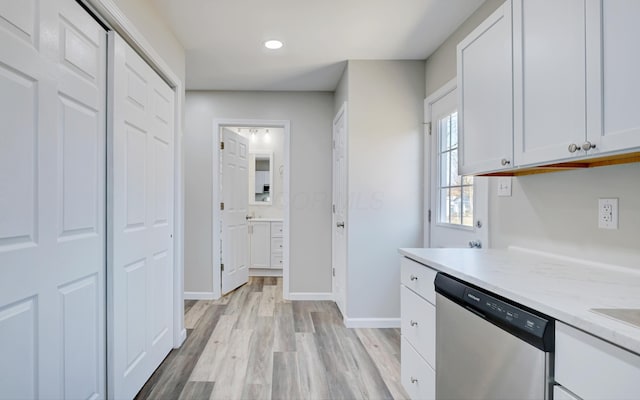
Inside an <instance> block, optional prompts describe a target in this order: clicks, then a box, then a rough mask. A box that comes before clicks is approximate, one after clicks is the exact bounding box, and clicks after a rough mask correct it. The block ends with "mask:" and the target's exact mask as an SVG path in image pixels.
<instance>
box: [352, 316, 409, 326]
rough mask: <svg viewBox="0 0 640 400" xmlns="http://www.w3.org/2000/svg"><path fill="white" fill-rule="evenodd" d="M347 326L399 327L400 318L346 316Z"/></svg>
mask: <svg viewBox="0 0 640 400" xmlns="http://www.w3.org/2000/svg"><path fill="white" fill-rule="evenodd" d="M344 325H345V326H346V327H347V328H400V318H346V317H345V319H344Z"/></svg>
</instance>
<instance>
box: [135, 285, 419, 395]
mask: <svg viewBox="0 0 640 400" xmlns="http://www.w3.org/2000/svg"><path fill="white" fill-rule="evenodd" d="M185 326H186V328H187V339H186V341H185V343H184V344H183V345H182V347H181V348H180V349H177V350H173V351H171V353H169V355H168V356H167V358H166V359H165V360H164V362H163V363H162V365H160V367H159V368H158V369H157V370H156V372H155V373H154V374H153V375H152V376H151V378H150V379H149V381H148V382H147V383H146V385H145V386H144V387H143V388H142V390H141V391H140V393H138V395H137V397H136V399H274V400H275V399H407V398H408V396H407V394H406V392H405V391H404V390H403V389H402V386H401V384H400V330H399V329H347V328H345V327H344V325H343V323H342V316H341V314H340V311H339V310H338V308H337V307H336V305H335V303H333V302H329V301H287V300H283V299H282V278H277V279H276V278H250V281H249V283H248V284H247V285H244V286H242V287H240V288H238V289H237V290H235V291H234V292H232V293H230V294H229V295H227V296H225V297H223V298H222V299H219V300H216V301H206V300H200V301H185Z"/></svg>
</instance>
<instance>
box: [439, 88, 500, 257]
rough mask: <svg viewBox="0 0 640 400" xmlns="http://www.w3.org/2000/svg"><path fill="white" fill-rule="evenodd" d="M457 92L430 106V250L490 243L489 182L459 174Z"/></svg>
mask: <svg viewBox="0 0 640 400" xmlns="http://www.w3.org/2000/svg"><path fill="white" fill-rule="evenodd" d="M456 92H457V90H456V88H451V90H450V91H449V92H447V93H443V95H442V96H441V97H440V98H438V99H434V101H433V102H431V103H430V108H431V110H430V121H431V136H429V139H428V140H429V144H430V146H429V147H430V153H427V154H430V157H429V161H428V162H429V163H430V173H431V181H430V187H429V191H430V197H431V199H430V206H429V211H428V217H427V223H428V226H429V227H428V229H429V247H476V248H480V247H484V248H487V247H488V245H489V243H488V241H489V227H488V224H487V221H488V213H489V196H488V181H487V180H488V178H486V177H479V176H464V175H461V174H460V172H459V170H458V165H459V163H458V159H459V155H460V154H459V149H460V147H459V146H458V144H459V141H458V103H457V94H456Z"/></svg>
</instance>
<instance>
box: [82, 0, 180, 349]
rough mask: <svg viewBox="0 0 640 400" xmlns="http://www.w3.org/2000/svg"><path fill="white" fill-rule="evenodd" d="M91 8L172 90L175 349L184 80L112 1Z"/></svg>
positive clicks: (93, 0)
mask: <svg viewBox="0 0 640 400" xmlns="http://www.w3.org/2000/svg"><path fill="white" fill-rule="evenodd" d="M81 1H82V2H83V3H85V4H86V5H88V6H89V8H90V9H92V10H94V11H95V13H96V14H97V17H99V18H100V19H102V20H104V22H106V24H107V25H109V26H110V27H111V28H112V29H113V30H115V31H116V32H117V33H118V34H119V35H120V36H122V38H124V40H125V41H126V42H127V43H128V44H129V45H130V46H131V47H133V48H134V49H135V50H136V52H138V53H139V54H140V55H141V56H142V58H144V59H145V61H147V62H148V63H149V65H150V66H151V67H152V68H153V69H154V70H155V71H156V72H157V73H158V74H159V75H160V76H161V77H162V78H163V79H164V80H165V81H166V82H167V83H168V84H169V86H170V87H171V88H172V89H174V96H175V99H174V104H175V110H174V112H175V116H174V121H175V126H174V192H175V194H174V196H175V197H174V213H173V215H174V219H173V226H174V232H173V239H174V247H173V254H174V262H173V347H174V348H178V347H180V346H181V345H182V343H183V342H184V340H185V339H186V331H185V327H184V301H183V298H182V296H183V290H184V283H183V282H184V179H183V178H184V174H183V172H184V168H183V166H184V165H183V158H182V136H183V131H182V111H183V97H184V92H185V91H184V82H182V80H181V79H180V78H179V77H178V76H177V75H176V74H175V73H174V72H173V70H172V69H171V67H169V65H168V64H167V63H166V62H165V61H164V59H162V57H160V55H159V54H158V53H157V52H156V51H155V50H154V49H153V47H152V46H151V44H150V43H149V42H148V41H147V40H146V39H145V37H144V35H142V33H140V31H139V30H138V28H136V27H135V25H134V24H133V23H132V22H131V20H129V18H127V16H126V15H124V13H123V12H122V11H121V10H120V9H119V8H118V7H117V6H116V4H115V3H114V1H113V0H81Z"/></svg>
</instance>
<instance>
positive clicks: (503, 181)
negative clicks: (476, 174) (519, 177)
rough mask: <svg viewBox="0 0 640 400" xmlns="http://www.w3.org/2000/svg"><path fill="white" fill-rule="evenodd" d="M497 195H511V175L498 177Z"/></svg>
mask: <svg viewBox="0 0 640 400" xmlns="http://www.w3.org/2000/svg"><path fill="white" fill-rule="evenodd" d="M498 196H501V197H511V177H510V176H504V177H500V178H498Z"/></svg>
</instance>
